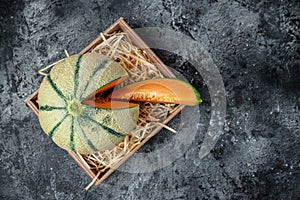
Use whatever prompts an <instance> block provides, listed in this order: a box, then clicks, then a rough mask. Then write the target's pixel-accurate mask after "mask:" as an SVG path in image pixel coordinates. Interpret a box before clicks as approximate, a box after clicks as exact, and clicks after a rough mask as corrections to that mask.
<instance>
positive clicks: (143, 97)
mask: <svg viewBox="0 0 300 200" xmlns="http://www.w3.org/2000/svg"><path fill="white" fill-rule="evenodd" d="M108 98H111V99H112V101H136V102H153V103H171V104H183V105H188V106H194V105H198V104H199V103H201V102H202V100H201V98H200V94H199V92H198V91H197V90H196V89H195V88H194V87H193V86H191V85H190V84H188V83H186V82H184V81H181V80H178V79H169V78H161V79H151V80H145V81H140V82H136V83H132V84H129V85H127V86H125V87H122V88H119V89H116V90H114V91H113V92H112V93H111V94H110V95H109V97H108Z"/></svg>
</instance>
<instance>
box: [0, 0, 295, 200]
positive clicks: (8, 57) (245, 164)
mask: <svg viewBox="0 0 300 200" xmlns="http://www.w3.org/2000/svg"><path fill="white" fill-rule="evenodd" d="M0 16H1V19H0V20H1V24H0V25H1V30H0V31H1V38H0V39H1V43H0V44H1V46H0V52H1V57H0V59H1V73H0V94H1V96H0V102H1V142H0V160H1V167H0V170H1V172H0V174H1V181H0V199H297V197H298V198H299V196H300V146H299V145H300V132H299V117H300V112H299V109H300V93H299V90H300V78H299V76H300V67H299V66H300V62H299V61H300V28H299V27H300V5H299V1H296V0H295V1H268V0H236V1H225V0H224V1H221V0H219V1H217V0H203V1H192V0H154V1H133V0H129V1H121V0H113V1H104V0H98V1H97V0H92V1H83V0H72V1H68V0H66V1H59V0H51V1H49V0H23V1H22V0H20V1H9V0H7V1H5V0H1V3H0ZM120 16H123V17H124V18H125V20H126V21H127V22H128V23H129V25H130V26H131V27H133V28H138V27H146V26H158V27H164V28H170V29H174V30H178V31H180V32H182V33H185V34H186V35H188V36H190V37H191V38H192V39H194V40H196V41H198V42H200V43H201V44H202V45H203V46H204V47H205V48H206V50H207V51H208V52H210V54H211V56H212V58H213V60H214V61H215V63H216V64H217V66H218V68H219V70H220V72H221V74H222V76H223V79H224V84H225V89H226V92H227V115H226V121H225V126H224V132H223V135H222V137H221V138H220V140H219V141H218V143H217V146H216V147H215V149H214V150H213V151H212V152H211V153H210V154H209V155H208V156H207V157H206V158H204V159H203V160H200V159H199V157H198V152H199V149H200V146H201V141H202V136H201V133H202V132H203V131H205V129H206V128H207V122H208V120H207V119H208V118H209V115H210V109H209V108H210V106H209V103H210V100H209V96H208V93H207V92H205V90H206V89H205V86H204V85H203V82H202V81H201V77H199V75H197V74H195V73H194V71H193V70H187V69H193V67H192V66H190V64H189V63H188V62H186V61H184V60H181V58H180V57H178V56H176V55H172V54H170V53H166V52H159V51H157V53H158V55H159V56H160V57H161V58H162V59H163V60H164V61H165V62H166V64H168V65H170V66H173V67H175V68H176V69H177V70H178V71H181V72H182V73H183V74H185V76H186V78H187V79H188V80H191V83H192V84H194V85H195V86H196V87H197V88H198V89H199V90H201V91H200V92H201V95H202V97H203V98H204V103H203V105H201V106H200V112H201V115H202V117H201V120H202V123H203V124H204V126H203V127H202V128H199V131H198V132H199V133H198V136H197V137H196V138H195V141H194V142H193V143H192V145H191V146H190V147H189V149H188V150H187V152H186V153H185V154H184V155H183V156H182V157H181V158H180V159H178V160H176V161H175V162H174V163H172V164H171V165H169V166H167V167H165V168H163V169H161V170H158V171H155V172H152V173H144V174H131V173H124V172H119V171H116V172H115V173H114V174H113V175H111V176H110V177H109V178H108V179H107V180H105V181H104V182H103V183H102V184H101V185H100V186H98V187H93V188H92V189H91V190H89V191H88V192H85V191H84V189H83V188H84V187H85V186H86V185H87V184H88V183H89V182H90V179H89V178H88V177H87V175H86V174H85V173H84V172H83V171H82V170H81V169H80V168H79V167H78V166H77V164H76V163H75V162H74V161H73V160H72V159H71V158H70V157H69V155H68V154H67V153H66V152H64V151H63V150H60V149H59V148H57V147H56V146H55V145H54V144H53V143H52V142H51V141H50V139H49V138H48V137H47V136H46V135H45V134H43V133H42V131H41V129H40V126H39V124H38V120H37V117H36V116H35V115H34V114H33V113H32V111H31V110H29V109H28V108H27V107H26V106H25V105H24V103H23V100H24V99H25V98H26V97H27V96H28V95H29V94H31V93H32V92H33V91H34V90H36V89H37V88H38V87H39V83H40V80H41V76H39V75H38V74H37V70H38V69H40V68H42V67H43V66H45V65H46V64H49V63H51V62H54V61H56V60H58V59H59V58H62V57H64V54H63V50H64V49H67V50H68V51H69V53H70V54H74V53H77V52H79V51H80V50H81V49H82V48H83V47H85V46H86V45H87V44H89V43H90V42H91V41H92V40H93V39H94V38H95V37H97V36H98V34H99V33H100V32H101V31H103V30H105V29H106V28H107V27H108V26H109V25H110V24H112V23H113V22H114V21H115V20H116V19H118V18H119V17H120ZM177 122H178V118H175V119H174V120H173V121H172V122H171V123H170V124H169V125H170V126H171V127H175V128H176V126H177ZM168 137H171V136H170V133H168V132H167V131H163V132H162V133H160V134H159V135H157V136H156V137H154V138H153V139H151V141H149V143H148V144H146V145H145V147H144V148H143V149H141V151H149V150H151V149H153V148H156V147H157V146H160V145H163V143H164V142H167V141H165V138H168Z"/></svg>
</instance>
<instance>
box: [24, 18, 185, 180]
mask: <svg viewBox="0 0 300 200" xmlns="http://www.w3.org/2000/svg"><path fill="white" fill-rule="evenodd" d="M115 31H123V32H126V34H127V36H128V37H129V39H130V40H131V41H132V43H133V45H135V46H137V47H138V48H140V49H143V50H144V51H146V53H147V55H148V56H149V58H150V59H151V61H152V62H153V63H154V65H155V66H156V67H157V68H158V69H159V70H160V71H161V73H162V74H163V75H164V76H165V77H175V76H174V74H173V73H172V72H171V71H170V70H169V69H168V67H167V66H165V65H164V63H163V62H162V61H161V60H160V59H159V58H158V57H157V56H156V55H155V54H154V53H153V51H152V50H151V49H150V48H148V46H147V45H146V44H145V43H144V42H143V40H142V39H141V38H140V37H139V36H138V35H137V34H136V33H135V32H134V31H133V30H132V29H131V28H130V27H129V25H128V24H127V23H126V22H125V21H124V19H123V18H120V19H118V20H117V21H116V22H115V23H114V24H112V25H111V26H110V27H109V28H108V29H106V30H105V31H104V33H105V34H110V33H113V32H115ZM102 41H103V40H102V37H101V36H100V35H99V37H97V38H96V39H95V40H94V41H92V42H91V43H90V44H89V45H88V46H87V47H85V48H84V49H83V50H82V51H81V52H80V54H84V53H87V52H89V51H91V50H92V49H93V48H94V47H95V46H97V45H98V44H100V43H101V42H102ZM37 95H38V90H36V91H35V92H34V93H33V94H31V95H30V96H29V97H28V98H27V99H26V100H25V103H26V105H27V106H28V107H29V108H31V109H32V111H33V112H34V113H35V114H36V115H38V113H39V112H38V104H37V102H36V100H37ZM183 108H184V106H183V105H180V106H178V107H177V108H176V110H175V111H174V112H172V114H171V115H169V116H168V117H167V118H166V119H165V121H164V124H166V123H168V122H169V121H170V120H171V119H172V118H173V117H175V115H177V114H178V113H179V112H180V111H181V110H182V109H183ZM161 129H162V127H161V126H157V127H156V128H155V129H154V130H153V131H152V132H151V133H150V134H149V136H147V137H146V138H144V139H143V140H142V142H141V143H140V144H139V145H138V146H136V147H135V148H134V149H133V150H132V151H131V152H130V153H129V154H127V155H125V157H124V158H123V159H122V160H121V161H120V162H119V163H118V164H117V165H115V166H114V168H110V169H108V170H107V171H106V172H105V173H104V174H102V175H100V176H99V177H98V179H97V181H96V182H95V185H98V184H100V183H101V182H102V181H103V180H104V179H105V178H107V177H108V176H109V175H110V174H111V173H113V172H114V170H115V169H116V168H118V167H119V166H120V165H121V164H122V163H124V162H125V161H126V160H127V159H128V158H129V157H130V156H131V155H132V154H134V153H135V152H136V151H137V150H138V149H139V148H140V147H142V146H143V145H144V144H145V143H146V142H147V141H148V140H149V139H150V138H151V137H153V136H154V135H155V134H157V133H158V132H159V131H160V130H161ZM68 153H69V154H70V156H72V158H73V159H74V160H75V161H76V162H77V163H78V164H79V166H80V167H81V168H82V169H83V170H84V171H85V172H86V173H87V174H88V175H89V177H90V178H91V179H94V178H95V177H96V172H95V171H93V170H91V168H90V166H89V165H88V163H87V162H86V161H85V160H84V159H83V157H82V156H81V155H80V154H78V153H76V152H72V151H68Z"/></svg>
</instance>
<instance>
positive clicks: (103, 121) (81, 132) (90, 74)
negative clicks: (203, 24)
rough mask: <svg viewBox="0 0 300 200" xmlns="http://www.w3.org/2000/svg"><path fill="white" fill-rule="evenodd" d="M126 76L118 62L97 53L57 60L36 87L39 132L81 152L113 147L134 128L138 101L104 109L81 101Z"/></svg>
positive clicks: (63, 146)
mask: <svg viewBox="0 0 300 200" xmlns="http://www.w3.org/2000/svg"><path fill="white" fill-rule="evenodd" d="M127 76H128V75H127V73H126V71H125V70H124V69H123V68H122V67H121V66H120V65H119V64H118V63H116V62H113V61H112V60H110V59H109V58H107V57H105V56H101V55H100V54H97V53H87V54H84V55H74V56H70V57H68V58H66V59H65V60H64V61H62V62H60V63H58V64H57V65H55V66H54V67H53V68H52V69H51V71H50V73H49V74H48V75H47V76H46V77H44V79H43V80H42V83H41V85H40V88H39V93H38V101H37V102H38V104H39V122H40V125H41V127H42V129H43V131H44V132H45V133H46V134H47V135H49V136H50V137H51V138H52V139H53V141H54V142H55V143H56V144H57V145H58V146H60V147H61V148H63V149H65V150H71V151H76V152H78V153H81V154H88V153H93V152H96V151H101V150H106V149H111V148H113V147H114V146H115V145H117V144H118V143H120V142H121V141H122V140H123V139H124V137H125V135H126V134H128V133H130V131H131V130H132V129H133V128H134V127H135V125H136V121H137V119H138V112H139V106H138V104H133V105H132V106H129V107H121V108H119V109H105V108H99V107H95V106H93V105H86V104H83V103H82V100H84V99H86V98H87V97H88V96H90V95H92V94H93V93H94V92H95V91H97V90H98V89H99V88H102V87H103V88H105V87H110V83H116V82H118V81H117V80H124V79H125V78H126V77H127ZM112 85H113V84H112Z"/></svg>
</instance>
